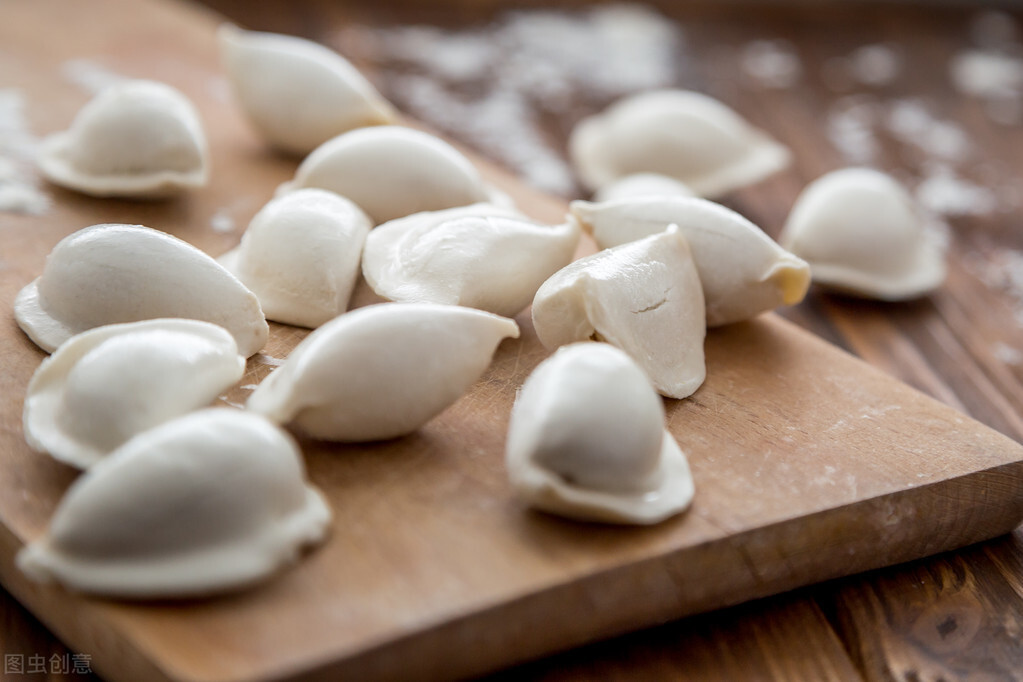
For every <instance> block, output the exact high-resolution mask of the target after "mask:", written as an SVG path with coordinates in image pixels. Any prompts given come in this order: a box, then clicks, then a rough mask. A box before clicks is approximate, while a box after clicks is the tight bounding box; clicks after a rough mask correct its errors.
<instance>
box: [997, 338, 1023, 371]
mask: <svg viewBox="0 0 1023 682" xmlns="http://www.w3.org/2000/svg"><path fill="white" fill-rule="evenodd" d="M994 355H995V359H996V360H998V362H1001V363H1003V364H1006V365H1009V366H1011V367H1017V366H1019V365H1021V364H1023V352H1020V350H1019V349H1018V348H1013V347H1012V346H1009V345H1007V344H1004V343H1001V342H999V343H996V344H995V346H994Z"/></svg>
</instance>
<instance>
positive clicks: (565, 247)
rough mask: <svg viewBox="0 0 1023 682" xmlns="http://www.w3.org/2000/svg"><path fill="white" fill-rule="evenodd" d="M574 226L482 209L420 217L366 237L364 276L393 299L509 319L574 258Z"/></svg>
mask: <svg viewBox="0 0 1023 682" xmlns="http://www.w3.org/2000/svg"><path fill="white" fill-rule="evenodd" d="M579 235H580V230H579V227H578V225H576V224H574V223H566V224H563V225H555V226H549V225H538V224H536V223H533V222H531V221H529V220H526V219H525V218H522V217H517V216H515V214H514V213H513V212H511V211H509V210H507V209H501V208H497V207H493V206H488V205H486V204H478V205H476V206H469V207H465V208H454V209H448V210H446V211H435V212H431V213H418V214H415V215H411V216H408V217H405V218H399V219H398V220H393V221H391V222H389V223H385V224H384V225H380V226H379V227H377V228H376V229H375V230H373V231H372V232H371V233H370V235H369V237H367V239H366V249H365V251H364V253H363V257H362V272H363V275H364V276H365V277H366V282H367V283H369V285H370V286H371V287H373V290H374V291H375V292H376V293H377V294H379V295H380V296H383V297H385V298H388V299H390V300H392V301H404V302H422V303H447V304H451V305H464V306H469V307H471V308H479V309H480V310H486V311H489V312H492V313H495V314H497V315H503V316H505V317H513V316H514V315H515V314H516V313H518V312H519V311H520V310H522V309H523V308H525V307H526V306H527V305H529V303H530V301H532V300H533V296H534V295H535V294H536V290H537V289H539V288H540V285H541V284H543V283H544V281H545V280H546V279H547V278H548V277H550V276H551V275H552V274H554V273H555V272H556V271H557V270H559V269H561V268H562V267H564V266H565V265H568V263H569V262H570V261H571V260H572V255H573V254H574V253H575V249H576V246H577V245H578V244H579Z"/></svg>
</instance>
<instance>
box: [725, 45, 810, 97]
mask: <svg viewBox="0 0 1023 682" xmlns="http://www.w3.org/2000/svg"><path fill="white" fill-rule="evenodd" d="M739 66H740V67H741V68H742V71H743V73H744V74H745V75H746V77H747V78H748V79H750V80H751V81H752V82H753V83H754V85H757V86H759V87H761V88H777V89H784V88H791V87H793V86H795V85H796V84H797V83H799V79H800V77H801V76H802V74H803V64H802V62H801V61H800V60H799V55H798V54H797V52H796V48H795V46H794V45H793V44H792V43H790V42H788V41H786V40H754V41H753V42H750V43H747V44H746V45H745V46H744V47H743V48H742V50H741V51H740V53H739Z"/></svg>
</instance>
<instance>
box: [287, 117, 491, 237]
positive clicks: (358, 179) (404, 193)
mask: <svg viewBox="0 0 1023 682" xmlns="http://www.w3.org/2000/svg"><path fill="white" fill-rule="evenodd" d="M302 187H319V188H321V189H326V190H330V191H331V192H337V193H338V194H340V195H341V196H344V197H347V198H349V199H351V200H352V201H354V202H355V203H356V204H358V205H359V207H360V208H361V209H362V210H364V211H365V212H366V213H367V214H368V215H369V217H370V218H372V220H373V222H374V223H377V224H379V223H384V222H387V221H388V220H394V219H395V218H401V217H403V216H407V215H411V214H413V213H419V212H420V211H437V210H440V209H444V208H452V207H455V206H465V205H468V204H475V203H478V202H485V201H488V199H490V198H491V196H490V195H489V194H488V188H487V187H486V186H485V185H484V183H483V179H482V178H481V177H480V174H479V171H477V170H476V168H475V166H473V165H472V163H471V162H470V161H469V159H467V158H466V157H465V156H463V155H462V154H461V153H460V152H459V151H458V150H457V149H455V148H454V147H452V146H451V145H449V144H448V143H447V142H445V141H443V140H441V139H440V138H438V137H434V136H433V135H429V134H427V133H424V132H421V131H419V130H413V129H412V128H404V127H401V126H377V127H373V128H360V129H359V130H353V131H351V132H348V133H344V134H343V135H339V136H337V137H335V138H334V139H332V140H330V141H328V142H325V143H323V144H322V145H320V146H319V147H317V148H316V150H315V151H313V153H312V154H310V155H309V156H308V157H306V159H305V160H304V161H303V162H302V164H301V165H300V166H299V167H298V170H297V171H296V172H295V179H294V180H292V181H291V182H288V183H285V184H284V185H283V186H282V187H281V191H290V190H293V189H299V188H302Z"/></svg>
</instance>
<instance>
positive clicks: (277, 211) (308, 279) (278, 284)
mask: <svg viewBox="0 0 1023 682" xmlns="http://www.w3.org/2000/svg"><path fill="white" fill-rule="evenodd" d="M372 227H373V225H372V224H371V223H370V220H369V218H368V217H367V216H366V214H365V213H363V212H362V210H361V209H359V207H358V206H356V205H355V204H354V203H352V202H351V201H349V200H348V199H345V198H344V197H342V196H339V195H337V194H334V193H333V192H327V191H326V190H321V189H300V190H297V191H295V192H290V193H288V194H285V195H283V196H281V197H278V198H276V199H274V200H272V201H271V202H270V203H268V204H267V205H266V206H264V207H263V208H262V209H261V210H260V211H259V213H257V214H256V216H255V217H254V218H253V219H252V222H251V223H249V227H248V229H246V230H245V234H243V235H242V241H241V244H239V245H238V247H237V248H235V249H232V250H231V251H228V252H227V253H225V254H224V255H223V256H221V257H220V258H219V259H218V260H219V262H220V264H221V265H223V266H224V267H226V268H227V269H228V270H230V271H231V272H232V273H234V274H235V275H236V276H237V277H238V279H240V280H241V281H242V283H243V284H245V286H247V287H248V288H249V289H251V290H252V292H253V293H254V294H256V296H257V297H258V298H259V304H260V306H262V308H263V313H264V314H265V315H266V317H267V319H269V320H275V321H277V322H283V323H285V324H295V325H298V326H301V327H318V326H320V325H321V324H323V323H324V322H326V321H328V320H332V319H334V318H335V317H337V316H338V315H340V314H341V313H343V312H345V310H346V309H347V308H348V299H349V298H351V296H352V289H353V288H354V287H355V282H356V280H357V279H358V276H359V260H360V258H361V255H362V247H363V243H364V242H365V240H366V235H367V234H368V233H369V231H370V229H371V228H372Z"/></svg>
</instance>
